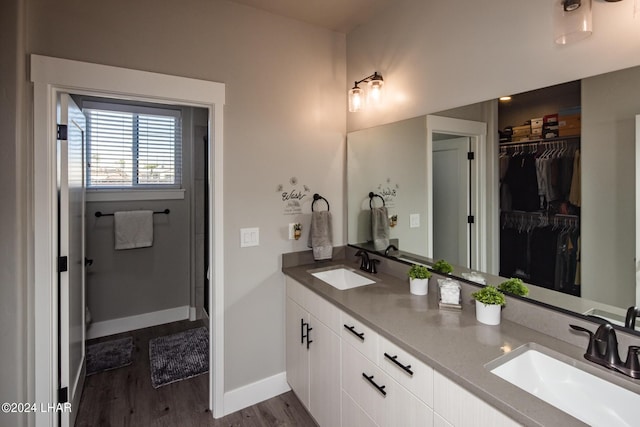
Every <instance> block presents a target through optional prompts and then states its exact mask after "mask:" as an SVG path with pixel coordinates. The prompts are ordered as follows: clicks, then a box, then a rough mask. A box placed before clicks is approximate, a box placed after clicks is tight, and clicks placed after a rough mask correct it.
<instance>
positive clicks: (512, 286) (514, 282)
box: [498, 277, 529, 297]
mask: <svg viewBox="0 0 640 427" xmlns="http://www.w3.org/2000/svg"><path fill="white" fill-rule="evenodd" d="M498 290H499V291H501V292H508V293H510V294H513V295H518V296H520V297H524V296H527V295H528V294H529V288H527V287H526V285H525V284H524V283H523V282H522V280H520V279H517V278H513V277H512V278H511V279H509V280H505V281H504V282H502V283H500V285H498Z"/></svg>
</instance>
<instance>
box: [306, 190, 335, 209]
mask: <svg viewBox="0 0 640 427" xmlns="http://www.w3.org/2000/svg"><path fill="white" fill-rule="evenodd" d="M320 199H322V200H324V202H325V203H326V204H327V210H331V208H329V202H328V201H327V199H325V198H324V197H322V196H321V195H319V194H318V193H316V194H314V195H313V203H311V212H313V205H315V204H316V202H317V201H318V200H320Z"/></svg>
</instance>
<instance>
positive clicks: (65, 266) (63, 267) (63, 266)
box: [58, 256, 69, 273]
mask: <svg viewBox="0 0 640 427" xmlns="http://www.w3.org/2000/svg"><path fill="white" fill-rule="evenodd" d="M68 270H69V262H68V258H67V257H66V256H61V257H58V273H62V272H64V271H68Z"/></svg>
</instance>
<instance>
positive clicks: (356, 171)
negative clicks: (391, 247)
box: [347, 116, 427, 256]
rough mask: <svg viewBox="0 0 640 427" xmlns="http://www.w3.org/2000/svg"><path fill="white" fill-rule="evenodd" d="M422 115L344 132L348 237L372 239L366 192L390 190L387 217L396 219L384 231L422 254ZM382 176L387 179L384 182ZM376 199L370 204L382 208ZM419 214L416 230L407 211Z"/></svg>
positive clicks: (424, 202)
mask: <svg viewBox="0 0 640 427" xmlns="http://www.w3.org/2000/svg"><path fill="white" fill-rule="evenodd" d="M426 123H427V120H426V117H424V116H421V117H416V118H413V119H409V120H403V121H401V122H398V123H392V124H388V125H384V126H378V127H375V128H371V129H364V130H360V131H357V132H352V133H350V134H349V144H348V149H347V161H348V163H349V170H348V174H347V181H348V183H347V184H348V188H349V200H348V207H347V210H348V212H349V213H350V214H349V216H348V220H347V229H348V234H349V237H348V241H349V242H350V243H364V242H368V241H371V240H372V237H371V213H370V208H369V197H368V195H369V192H371V191H373V192H374V193H376V194H381V193H382V191H381V190H387V191H389V192H395V195H392V196H384V197H385V198H387V199H388V200H387V211H388V213H389V216H391V215H398V223H397V225H396V226H395V227H393V228H390V229H389V235H390V238H391V239H398V243H399V244H398V245H397V246H398V249H400V250H402V251H406V252H411V253H414V254H419V255H423V256H424V255H426V253H427V242H426V241H427V231H426V229H425V226H426V222H427V195H426V193H425V191H424V186H425V183H426V180H427V177H426V172H427V171H426V170H425V169H426V167H425V164H426V163H425V162H426V158H427V153H426V149H427V146H426V141H427V128H426ZM387 180H389V181H388V182H387ZM381 203H382V201H381V200H380V198H379V197H376V198H375V200H374V202H373V205H374V206H381ZM410 214H418V215H420V219H421V223H420V227H419V228H410V227H409V215H410Z"/></svg>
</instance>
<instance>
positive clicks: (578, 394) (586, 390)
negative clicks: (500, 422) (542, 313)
mask: <svg viewBox="0 0 640 427" xmlns="http://www.w3.org/2000/svg"><path fill="white" fill-rule="evenodd" d="M554 353H555V352H553V351H552V350H549V349H547V348H545V347H542V346H539V345H537V344H534V343H529V344H525V345H523V346H521V347H519V348H517V349H515V350H514V351H512V352H510V353H507V354H505V355H504V356H501V357H499V358H498V359H496V360H493V361H492V362H489V363H488V364H487V365H486V366H485V367H486V368H487V369H489V370H490V371H491V373H493V374H495V375H497V376H499V377H501V378H503V379H504V380H506V381H509V382H510V383H511V384H513V385H515V386H517V387H519V388H521V389H522V390H524V391H526V392H528V393H530V394H532V395H534V396H536V397H538V398H540V399H542V400H544V401H545V402H547V403H549V404H551V405H553V406H555V407H556V408H558V409H560V410H562V411H564V412H566V413H568V414H570V415H572V416H574V417H575V418H578V419H579V420H581V421H583V422H585V423H587V424H589V425H593V426H637V425H638V407H640V394H636V393H634V392H632V391H630V390H627V389H625V388H623V387H620V386H618V385H616V384H613V383H611V382H609V381H606V380H603V379H602V378H599V377H597V376H595V375H592V374H590V373H588V372H586V371H583V370H582V369H580V368H577V367H575V366H573V365H571V364H569V363H566V362H563V361H561V360H559V359H557V358H555V357H552V356H550V355H549V354H554ZM558 356H559V357H561V358H563V357H564V356H562V355H558ZM568 359H569V358H568ZM569 360H571V359H569Z"/></svg>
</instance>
